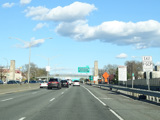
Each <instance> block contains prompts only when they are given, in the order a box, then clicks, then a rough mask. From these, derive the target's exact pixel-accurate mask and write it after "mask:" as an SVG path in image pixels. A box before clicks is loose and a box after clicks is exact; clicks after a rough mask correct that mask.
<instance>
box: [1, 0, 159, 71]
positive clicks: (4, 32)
mask: <svg viewBox="0 0 160 120" xmlns="http://www.w3.org/2000/svg"><path fill="white" fill-rule="evenodd" d="M159 5H160V1H159V0H79V1H75V0H1V1H0V15H1V19H0V42H1V47H0V54H1V57H0V65H3V66H6V65H7V63H8V65H9V64H10V60H15V61H16V68H19V67H21V66H23V65H25V64H28V63H29V48H31V57H30V61H31V62H32V63H34V64H36V65H37V66H38V67H40V68H45V67H46V66H47V65H48V59H49V65H50V66H51V73H56V72H65V73H69V72H70V73H77V71H78V67H85V66H89V67H90V68H93V67H94V61H98V66H99V68H100V69H101V68H103V67H104V66H105V65H108V64H116V65H124V64H125V62H126V61H131V60H136V61H140V62H141V61H142V56H152V60H153V63H154V64H156V65H159V64H160V14H159V11H160V7H159Z"/></svg>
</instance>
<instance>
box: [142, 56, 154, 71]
mask: <svg viewBox="0 0 160 120" xmlns="http://www.w3.org/2000/svg"><path fill="white" fill-rule="evenodd" d="M142 62H143V72H151V71H153V63H152V56H143V57H142Z"/></svg>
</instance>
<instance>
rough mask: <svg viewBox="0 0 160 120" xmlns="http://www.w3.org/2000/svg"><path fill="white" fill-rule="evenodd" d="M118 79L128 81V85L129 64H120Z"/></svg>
mask: <svg viewBox="0 0 160 120" xmlns="http://www.w3.org/2000/svg"><path fill="white" fill-rule="evenodd" d="M118 81H123V84H124V81H126V86H127V66H118Z"/></svg>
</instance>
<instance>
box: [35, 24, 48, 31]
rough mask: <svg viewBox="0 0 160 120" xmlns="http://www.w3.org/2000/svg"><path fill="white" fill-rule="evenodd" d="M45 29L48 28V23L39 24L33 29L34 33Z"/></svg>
mask: <svg viewBox="0 0 160 120" xmlns="http://www.w3.org/2000/svg"><path fill="white" fill-rule="evenodd" d="M43 27H48V24H47V23H38V24H37V25H36V26H35V27H34V28H33V31H36V30H39V29H41V28H43Z"/></svg>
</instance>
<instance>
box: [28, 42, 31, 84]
mask: <svg viewBox="0 0 160 120" xmlns="http://www.w3.org/2000/svg"><path fill="white" fill-rule="evenodd" d="M30 58H31V44H29V64H28V83H29V81H30Z"/></svg>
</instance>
